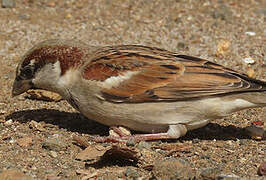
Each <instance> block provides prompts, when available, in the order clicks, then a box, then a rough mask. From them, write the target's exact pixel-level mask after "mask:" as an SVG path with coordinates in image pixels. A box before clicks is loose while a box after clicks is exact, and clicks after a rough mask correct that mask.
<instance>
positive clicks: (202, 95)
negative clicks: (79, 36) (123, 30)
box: [12, 39, 266, 142]
mask: <svg viewBox="0 0 266 180" xmlns="http://www.w3.org/2000/svg"><path fill="white" fill-rule="evenodd" d="M30 89H42V90H47V91H52V92H55V93H58V94H60V95H61V96H62V97H63V98H64V99H65V100H67V101H68V103H69V104H70V105H72V107H74V108H75V109H76V110H77V111H79V112H80V113H81V114H83V115H84V116H86V117H87V118H88V119H91V120H94V121H96V122H99V123H101V124H104V125H106V126H109V127H110V130H111V131H112V132H113V133H114V135H109V136H105V137H98V138H95V141H96V142H127V141H128V140H134V141H153V140H164V139H165V140H167V139H178V138H179V137H181V136H184V135H185V134H186V133H187V131H191V130H194V129H197V128H201V127H203V126H205V125H207V124H208V123H209V122H211V121H212V120H214V119H219V118H223V117H225V116H227V115H229V114H231V113H233V112H236V111H240V110H243V109H247V108H256V107H265V106H266V82H265V81H262V80H257V79H254V78H250V77H248V76H247V75H245V74H243V73H240V72H237V71H234V70H232V69H230V68H226V67H224V66H222V65H219V64H216V63H214V62H211V61H208V60H205V59H202V58H198V57H193V56H189V55H184V54H179V53H175V52H170V51H168V50H164V49H160V48H156V47H148V46H143V45H112V46H91V45H88V44H86V43H84V42H82V41H77V40H64V39H51V40H45V41H42V42H40V43H38V44H36V45H35V46H34V47H33V48H31V49H30V50H28V51H27V52H26V53H25V54H24V55H23V56H22V58H21V61H20V63H19V64H18V66H17V69H16V77H15V80H14V83H13V89H12V96H18V95H20V94H22V93H24V92H26V91H28V90H30ZM131 130H133V131H136V132H141V133H137V134H133V135H132V134H131Z"/></svg>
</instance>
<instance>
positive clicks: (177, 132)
mask: <svg viewBox="0 0 266 180" xmlns="http://www.w3.org/2000/svg"><path fill="white" fill-rule="evenodd" d="M111 129H112V130H113V131H114V132H115V133H116V134H118V135H119V136H118V137H117V136H107V137H95V138H94V141H95V142H101V143H103V142H123V143H125V142H127V141H129V140H131V141H134V142H140V141H154V140H162V139H178V138H179V137H181V136H183V135H185V134H186V132H187V128H186V126H185V125H182V124H176V125H169V129H168V131H167V132H165V133H151V134H136V135H128V134H126V133H125V131H122V130H121V128H119V127H111ZM124 129H125V130H127V129H126V128H124ZM128 131H129V130H127V131H126V132H127V133H128Z"/></svg>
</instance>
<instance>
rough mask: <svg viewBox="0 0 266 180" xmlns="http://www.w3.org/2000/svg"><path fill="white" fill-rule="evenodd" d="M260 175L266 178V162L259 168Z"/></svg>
mask: <svg viewBox="0 0 266 180" xmlns="http://www.w3.org/2000/svg"><path fill="white" fill-rule="evenodd" d="M258 175H260V176H266V161H265V162H263V163H261V165H260V166H259V168H258Z"/></svg>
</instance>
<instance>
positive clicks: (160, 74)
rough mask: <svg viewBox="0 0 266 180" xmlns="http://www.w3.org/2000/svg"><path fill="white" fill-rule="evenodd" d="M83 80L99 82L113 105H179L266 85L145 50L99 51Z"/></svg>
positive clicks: (181, 57) (205, 63) (203, 63)
mask: <svg viewBox="0 0 266 180" xmlns="http://www.w3.org/2000/svg"><path fill="white" fill-rule="evenodd" d="M83 77H84V78H85V79H88V80H97V81H99V82H100V83H99V84H100V85H101V86H102V88H103V90H102V91H101V94H100V96H101V98H103V99H105V100H107V101H111V102H127V103H130V102H132V103H138V102H156V101H158V102H159V101H178V100H186V99H190V98H202V97H206V96H212V95H219V94H221V95H222V94H227V93H235V92H249V91H262V89H264V90H265V82H262V81H258V80H254V79H251V78H249V77H247V76H246V75H243V74H239V73H237V72H235V71H233V70H231V69H228V68H225V67H223V66H221V65H218V64H215V63H212V62H209V61H207V60H203V59H200V58H195V57H191V56H185V55H178V54H175V53H171V52H169V51H166V50H161V49H158V48H150V47H145V46H113V47H105V48H102V49H99V50H98V51H97V52H96V53H95V56H94V57H93V58H92V60H91V61H90V63H89V64H87V65H86V66H85V68H84V71H83Z"/></svg>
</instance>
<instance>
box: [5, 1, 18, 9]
mask: <svg viewBox="0 0 266 180" xmlns="http://www.w3.org/2000/svg"><path fill="white" fill-rule="evenodd" d="M14 7H16V1H15V0H2V8H14Z"/></svg>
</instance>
